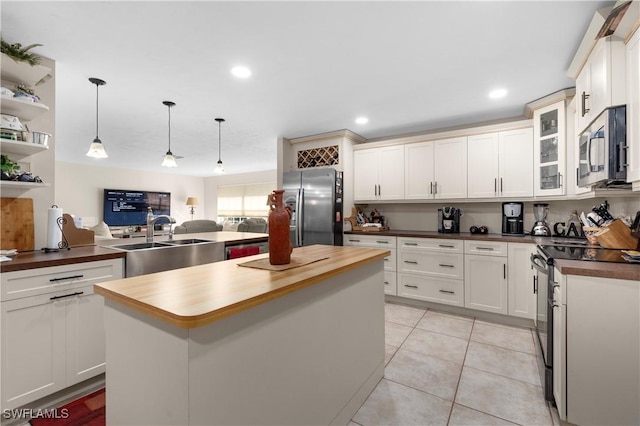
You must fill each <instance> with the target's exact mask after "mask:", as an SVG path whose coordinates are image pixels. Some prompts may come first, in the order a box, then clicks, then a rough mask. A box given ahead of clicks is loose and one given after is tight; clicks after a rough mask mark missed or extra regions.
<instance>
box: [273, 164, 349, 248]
mask: <svg viewBox="0 0 640 426" xmlns="http://www.w3.org/2000/svg"><path fill="white" fill-rule="evenodd" d="M282 186H283V189H284V191H285V192H284V203H285V205H288V206H289V207H291V210H292V215H291V225H290V230H291V243H292V244H293V246H294V247H300V246H308V245H312V244H326V245H335V246H341V245H342V172H338V171H336V170H334V169H330V168H326V169H312V170H304V171H300V172H289V173H285V174H284V176H283V185H282Z"/></svg>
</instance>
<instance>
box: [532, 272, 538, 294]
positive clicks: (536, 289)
mask: <svg viewBox="0 0 640 426" xmlns="http://www.w3.org/2000/svg"><path fill="white" fill-rule="evenodd" d="M533 294H538V277H537V276H535V275H534V276H533Z"/></svg>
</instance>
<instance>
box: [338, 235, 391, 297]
mask: <svg viewBox="0 0 640 426" xmlns="http://www.w3.org/2000/svg"><path fill="white" fill-rule="evenodd" d="M344 245H345V246H356V247H373V248H383V249H388V250H389V251H390V252H391V254H390V255H389V256H387V257H385V258H384V292H385V294H391V295H394V296H395V295H396V294H398V290H397V276H396V275H397V274H396V237H388V236H382V235H359V234H346V235H345V236H344Z"/></svg>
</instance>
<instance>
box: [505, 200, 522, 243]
mask: <svg viewBox="0 0 640 426" xmlns="http://www.w3.org/2000/svg"><path fill="white" fill-rule="evenodd" d="M523 207H524V205H523V203H502V235H522V236H524V208H523Z"/></svg>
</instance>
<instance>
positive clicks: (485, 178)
mask: <svg viewBox="0 0 640 426" xmlns="http://www.w3.org/2000/svg"><path fill="white" fill-rule="evenodd" d="M467 162H468V167H467V170H468V175H467V192H468V198H495V197H532V196H533V130H532V129H531V128H530V127H529V128H525V129H516V130H510V131H504V132H494V133H486V134H482V135H474V136H469V137H468V141H467Z"/></svg>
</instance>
